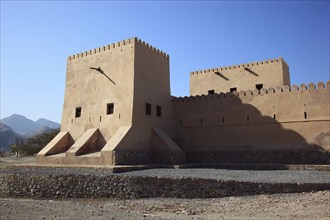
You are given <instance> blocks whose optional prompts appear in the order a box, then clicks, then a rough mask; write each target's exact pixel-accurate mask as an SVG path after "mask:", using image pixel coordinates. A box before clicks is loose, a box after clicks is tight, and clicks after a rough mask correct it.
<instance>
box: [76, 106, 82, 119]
mask: <svg viewBox="0 0 330 220" xmlns="http://www.w3.org/2000/svg"><path fill="white" fill-rule="evenodd" d="M80 116H81V107H77V108H76V113H75V117H76V118H79V117H80Z"/></svg>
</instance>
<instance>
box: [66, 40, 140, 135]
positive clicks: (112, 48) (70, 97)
mask: <svg viewBox="0 0 330 220" xmlns="http://www.w3.org/2000/svg"><path fill="white" fill-rule="evenodd" d="M91 67H93V68H100V69H101V71H98V70H95V69H91ZM133 91H134V39H129V40H126V41H121V42H117V43H115V44H110V45H107V46H104V47H100V48H97V49H94V50H90V51H87V52H84V53H79V54H76V55H73V56H70V57H68V60H67V74H66V87H65V100H64V106H63V113H62V122H61V131H70V134H71V136H72V137H73V139H74V140H75V141H76V140H77V139H78V138H79V137H80V136H81V135H82V134H83V133H84V132H85V131H86V130H88V129H89V128H99V129H100V131H101V133H102V135H103V136H104V138H105V140H108V139H109V138H110V137H111V136H112V134H113V133H114V132H115V131H116V130H117V129H118V128H119V127H120V126H123V125H130V124H131V123H132V115H133V113H132V112H133ZM108 103H113V104H114V112H113V114H107V104H108ZM77 107H81V116H80V117H75V109H76V108H77Z"/></svg>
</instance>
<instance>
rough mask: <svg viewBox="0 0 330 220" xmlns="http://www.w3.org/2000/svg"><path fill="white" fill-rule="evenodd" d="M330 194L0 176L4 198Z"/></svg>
mask: <svg viewBox="0 0 330 220" xmlns="http://www.w3.org/2000/svg"><path fill="white" fill-rule="evenodd" d="M318 190H330V184H328V183H304V184H299V183H253V182H239V181H223V180H214V179H198V178H175V177H161V178H160V177H143V176H128V175H116V174H107V175H93V174H60V173H51V174H45V173H6V172H0V196H1V197H31V198H109V197H114V198H120V199H133V198H146V197H178V198H212V197H213V198H214V197H225V196H241V195H253V194H263V193H293V192H308V191H318Z"/></svg>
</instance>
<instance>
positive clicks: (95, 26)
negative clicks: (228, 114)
mask: <svg viewBox="0 0 330 220" xmlns="http://www.w3.org/2000/svg"><path fill="white" fill-rule="evenodd" d="M329 11H330V8H329V1H315V0H313V1H265V2H263V1H233V2H231V1H181V2H174V1H157V2H149V1H145V2H143V1H126V2H125V1H121V2H114V1H69V2H66V1H1V114H0V116H1V118H4V117H7V116H10V115H11V114H13V113H17V114H22V115H25V116H26V117H28V118H31V119H33V120H36V119H38V118H40V117H42V118H47V119H50V120H54V121H57V122H60V120H61V114H62V106H63V100H64V86H65V68H66V58H67V56H69V55H72V54H75V53H78V52H82V51H86V50H89V49H93V48H96V47H99V46H103V45H107V44H109V43H113V42H117V41H120V40H123V39H127V38H130V37H133V36H136V37H138V38H141V39H142V40H144V41H146V42H148V43H150V44H151V45H153V46H155V47H157V48H159V49H161V50H163V51H165V52H166V53H168V54H169V55H170V71H171V93H172V95H175V96H185V95H189V72H190V71H195V70H200V69H208V68H215V67H221V66H228V65H233V64H240V63H247V62H252V61H260V60H265V59H270V58H278V57H283V58H284V59H285V60H286V62H287V63H288V64H289V66H290V73H291V83H292V84H300V83H309V82H314V83H317V82H318V81H323V82H326V81H327V80H329V26H330V25H329Z"/></svg>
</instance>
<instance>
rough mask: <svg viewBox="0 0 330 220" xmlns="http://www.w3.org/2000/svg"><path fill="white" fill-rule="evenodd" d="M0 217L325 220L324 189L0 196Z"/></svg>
mask: <svg viewBox="0 0 330 220" xmlns="http://www.w3.org/2000/svg"><path fill="white" fill-rule="evenodd" d="M0 213H1V220H3V219H330V191H320V192H313V193H296V194H273V195H256V196H243V197H226V198H217V199H177V198H155V199H137V200H116V199H102V200H99V199H98V200H89V199H70V200H32V199H22V198H0Z"/></svg>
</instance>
